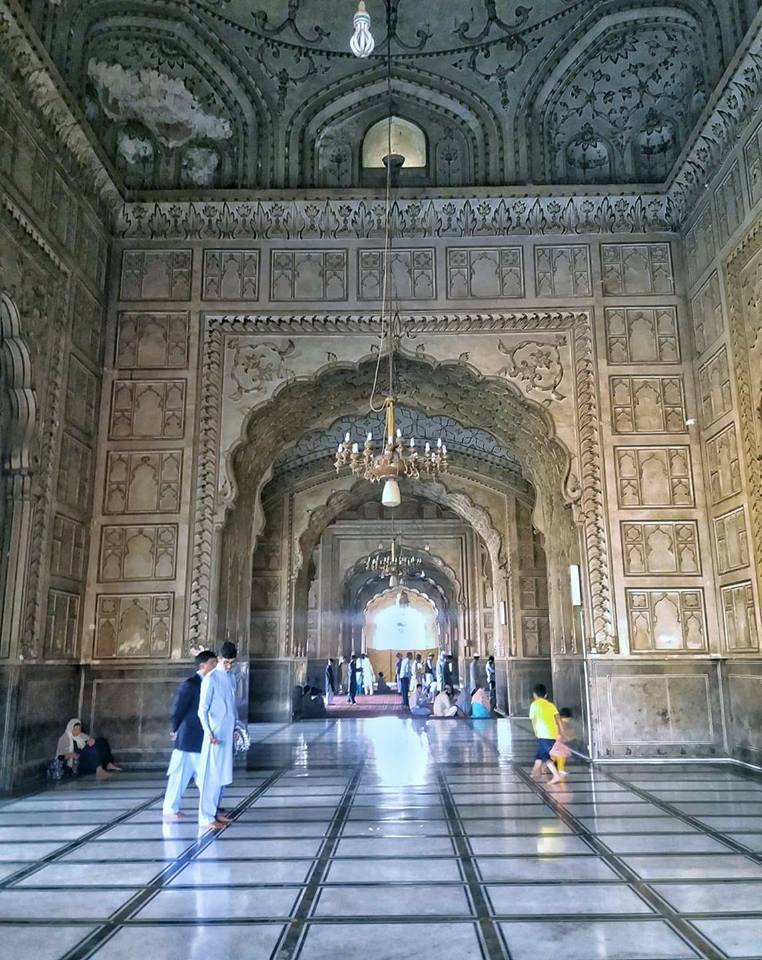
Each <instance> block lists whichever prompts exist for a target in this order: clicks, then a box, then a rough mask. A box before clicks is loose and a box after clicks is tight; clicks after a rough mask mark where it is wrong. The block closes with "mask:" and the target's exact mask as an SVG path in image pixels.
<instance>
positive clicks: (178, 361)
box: [115, 313, 189, 370]
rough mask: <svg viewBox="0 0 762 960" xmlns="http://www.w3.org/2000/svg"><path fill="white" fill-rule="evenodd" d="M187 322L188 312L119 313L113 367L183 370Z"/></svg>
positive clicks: (185, 356)
mask: <svg viewBox="0 0 762 960" xmlns="http://www.w3.org/2000/svg"><path fill="white" fill-rule="evenodd" d="M188 324H189V315H188V314H187V313H120V314H119V315H118V317H117V341H116V360H115V363H116V366H117V367H118V368H120V369H123V370H131V369H138V370H149V369H153V368H161V369H165V370H167V369H170V370H171V369H181V368H182V369H185V368H186V367H187V366H188Z"/></svg>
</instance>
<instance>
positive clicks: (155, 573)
mask: <svg viewBox="0 0 762 960" xmlns="http://www.w3.org/2000/svg"><path fill="white" fill-rule="evenodd" d="M176 559H177V525H175V524H167V525H157V524H144V525H141V526H123V525H119V526H116V525H114V526H110V525H107V526H104V527H103V528H102V529H101V546H100V556H99V561H98V580H99V582H101V583H108V582H115V581H132V580H172V579H174V576H175V563H176Z"/></svg>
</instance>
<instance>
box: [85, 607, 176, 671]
mask: <svg viewBox="0 0 762 960" xmlns="http://www.w3.org/2000/svg"><path fill="white" fill-rule="evenodd" d="M173 607H174V595H173V594H172V593H129V594H99V596H98V598H97V604H96V615H95V657H96V659H104V660H105V659H109V658H115V657H131V658H133V657H153V658H167V657H169V653H170V640H171V637H172V615H173Z"/></svg>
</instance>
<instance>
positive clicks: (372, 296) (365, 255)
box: [357, 247, 437, 300]
mask: <svg viewBox="0 0 762 960" xmlns="http://www.w3.org/2000/svg"><path fill="white" fill-rule="evenodd" d="M389 257H390V260H389V275H390V280H391V295H392V296H393V297H396V298H397V299H399V300H434V299H435V298H436V295H437V282H436V260H435V254H434V248H433V247H412V248H409V249H405V248H396V247H395V248H394V249H393V250H392V251H391V253H390V254H389ZM384 261H385V257H384V251H383V250H379V249H378V248H374V249H367V250H366V249H363V250H359V251H358V252H357V277H358V280H357V296H358V299H360V300H381V299H382V297H383V292H384V273H385V272H386V270H385V266H384Z"/></svg>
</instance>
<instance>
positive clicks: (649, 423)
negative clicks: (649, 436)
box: [609, 376, 685, 433]
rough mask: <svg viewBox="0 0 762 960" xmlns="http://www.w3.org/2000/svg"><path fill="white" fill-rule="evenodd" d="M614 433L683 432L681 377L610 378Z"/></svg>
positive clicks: (683, 406)
mask: <svg viewBox="0 0 762 960" xmlns="http://www.w3.org/2000/svg"><path fill="white" fill-rule="evenodd" d="M609 382H610V388H611V408H612V419H613V428H614V433H685V404H684V399H683V378H682V377H681V376H675V377H610V378H609Z"/></svg>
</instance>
